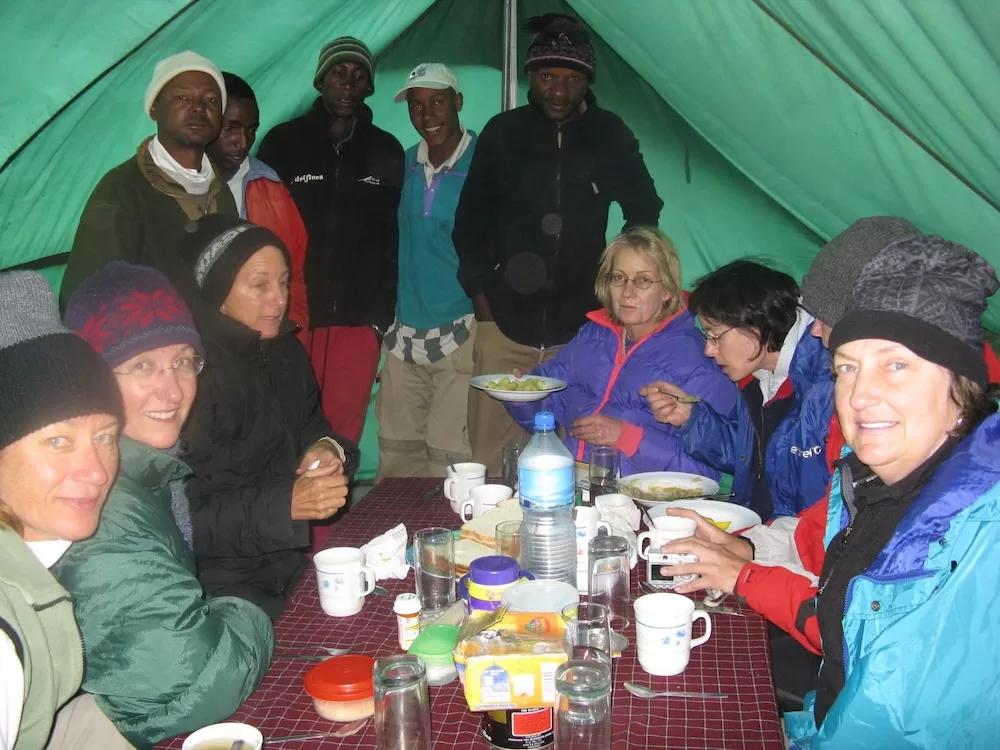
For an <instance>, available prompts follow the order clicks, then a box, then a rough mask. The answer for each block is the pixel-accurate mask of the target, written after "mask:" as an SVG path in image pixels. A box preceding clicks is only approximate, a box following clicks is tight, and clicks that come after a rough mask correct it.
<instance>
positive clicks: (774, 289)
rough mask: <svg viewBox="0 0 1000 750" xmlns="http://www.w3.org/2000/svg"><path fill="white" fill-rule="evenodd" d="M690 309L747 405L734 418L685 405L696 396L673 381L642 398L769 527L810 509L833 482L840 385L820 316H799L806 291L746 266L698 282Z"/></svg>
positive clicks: (737, 264) (708, 406)
mask: <svg viewBox="0 0 1000 750" xmlns="http://www.w3.org/2000/svg"><path fill="white" fill-rule="evenodd" d="M688 306H689V307H690V308H691V312H693V313H694V314H695V315H697V316H698V321H699V322H700V324H701V327H702V329H703V330H704V331H705V336H706V338H707V340H706V341H705V345H704V346H705V354H706V355H708V356H709V357H712V358H713V359H714V360H715V361H716V363H718V365H719V367H721V368H722V371H723V372H725V374H726V375H728V376H729V378H730V379H731V380H732V381H733V382H735V383H739V385H740V387H741V394H742V398H740V399H737V401H736V405H735V408H733V409H731V410H727V409H718V408H716V407H715V406H714V405H713V404H712V403H706V402H704V401H702V402H700V403H695V404H686V403H681V401H680V400H679V398H678V397H681V398H683V397H684V396H687V395H688V394H689V391H688V389H687V388H686V387H685V385H684V384H683V383H678V382H676V381H671V380H670V377H669V376H668V375H667V376H663V377H660V379H658V381H657V382H655V383H652V384H651V385H649V386H648V387H646V388H643V389H642V392H643V394H644V395H645V396H646V397H647V398H648V399H649V404H650V406H651V407H652V409H653V413H654V414H655V415H656V418H657V419H658V420H660V421H662V422H665V423H666V424H669V425H673V426H675V427H677V428H679V431H678V436H679V438H680V442H681V444H682V445H683V446H684V449H685V450H687V451H688V452H689V453H690V454H691V455H692V456H694V457H695V458H696V459H698V460H699V461H704V462H705V463H706V464H708V465H709V466H712V467H713V468H715V469H717V470H719V471H723V472H726V473H727V474H732V475H733V492H734V493H735V495H734V497H733V502H735V503H739V504H740V505H744V506H749V507H750V508H752V509H753V510H755V511H756V512H757V513H758V514H759V515H760V517H761V518H763V519H764V520H767V519H769V518H772V517H774V516H787V515H795V514H796V513H798V512H799V511H800V510H802V509H803V508H808V507H809V506H810V505H812V504H813V503H815V502H816V501H817V500H819V499H820V498H821V497H822V496H823V494H824V493H825V492H826V487H827V484H828V483H829V480H830V468H829V465H828V463H827V460H826V456H825V454H824V451H823V446H824V444H825V443H826V436H827V433H828V431H829V428H830V419H831V417H832V415H833V379H832V375H831V370H830V355H829V353H828V352H827V350H826V347H825V346H824V345H823V342H822V341H821V340H820V339H819V338H817V337H816V336H814V335H813V334H812V332H811V329H812V324H813V317H812V316H811V315H809V313H807V312H806V311H805V310H803V309H802V308H801V307H799V287H798V285H797V284H796V283H795V280H794V279H792V277H791V276H789V275H788V274H784V273H781V272H780V271H774V270H772V269H770V268H767V267H766V266H763V265H761V264H759V263H753V262H751V261H747V260H737V261H734V262H732V263H729V264H728V265H725V266H722V268H719V269H717V270H715V271H713V272H712V273H710V274H708V275H707V276H706V277H705V278H703V279H702V280H701V281H699V282H698V284H697V286H696V287H695V289H694V291H693V292H692V293H691V298H690V299H689V300H688ZM665 381H667V382H665ZM669 394H673V395H669ZM695 395H697V394H695Z"/></svg>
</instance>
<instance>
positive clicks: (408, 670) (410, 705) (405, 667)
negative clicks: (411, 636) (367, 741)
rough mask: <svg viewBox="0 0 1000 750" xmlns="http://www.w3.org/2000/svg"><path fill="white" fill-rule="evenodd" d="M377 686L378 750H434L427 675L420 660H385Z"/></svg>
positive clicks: (376, 672)
mask: <svg viewBox="0 0 1000 750" xmlns="http://www.w3.org/2000/svg"><path fill="white" fill-rule="evenodd" d="M372 679H373V681H374V683H375V748H376V750H432V745H431V703H430V698H429V697H428V695H427V673H426V671H425V669H424V663H423V662H422V661H421V660H420V657H419V656H414V655H412V654H403V655H397V656H381V657H379V658H378V659H376V660H375V667H374V668H373V670H372Z"/></svg>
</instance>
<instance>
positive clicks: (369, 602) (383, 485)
mask: <svg viewBox="0 0 1000 750" xmlns="http://www.w3.org/2000/svg"><path fill="white" fill-rule="evenodd" d="M399 523H403V524H405V526H406V530H407V533H408V534H409V539H410V541H411V542H412V538H413V533H414V532H415V531H417V530H419V529H422V528H427V527H431V526H438V527H440V526H444V527H448V528H458V527H459V526H461V523H462V522H461V519H460V518H458V516H457V515H456V514H455V513H454V512H453V511H452V509H451V507H450V504H449V501H448V500H447V499H446V498H445V496H444V495H443V494H442V492H441V480H440V479H431V478H391V479H385V480H383V481H381V482H379V483H378V484H377V485H375V487H374V488H373V489H372V490H371V492H370V493H369V494H368V495H367V497H365V498H364V499H363V500H361V501H360V502H359V503H357V504H356V505H355V506H354V507H352V508H350V510H348V511H346V512H343V517H342V518H340V519H339V520H338V521H337V522H336V523H335V524H333V526H332V532H331V534H330V536H329V538H328V540H327V545H328V546H331V547H333V546H336V547H360V546H361V545H363V544H365V543H366V542H368V541H370V540H372V539H373V538H374V537H376V536H378V535H380V534H382V533H384V532H386V531H388V530H389V529H391V528H392V527H394V526H395V525H397V524H399ZM644 576H645V570H644V567H643V566H642V565H638V566H636V567H635V568H634V569H633V571H632V595H633V597H636V596H638V595H639V594H640V591H639V587H638V586H639V578H640V577H644ZM379 585H380V586H382V587H384V588H385V589H386V590H387V591H388V594H387V595H379V594H370V595H369V596H368V597H367V599H366V601H365V605H364V608H363V609H362V610H361V612H359V613H358V614H356V615H354V616H351V617H343V618H341V617H330V616H328V615H326V614H325V613H324V612H323V610H322V609H321V608H320V604H319V598H318V594H317V584H316V577H315V574H314V573H312V572H311V571H310V572H307V573H306V575H305V576H303V578H302V580H301V581H300V582H299V584H298V586H297V588H296V590H295V592H294V593H293V595H292V597H291V599H290V600H289V602H288V605H287V607H286V609H285V611H284V613H283V614H282V615H281V617H280V618H279V619H278V621H277V622H276V623H275V626H274V635H275V641H276V642H278V643H281V644H288V645H287V646H283V647H282V648H277V649H276V650H275V653H274V656H273V658H272V661H271V667H270V669H269V670H268V672H267V674H266V675H265V677H264V679H263V681H262V682H261V684H260V686H259V687H258V688H257V690H256V691H255V692H254V693H253V694H252V695H251V696H250V698H249V699H247V701H246V702H245V703H244V704H243V705H242V706H241V707H240V708H239V710H238V711H237V712H236V713H235V714H234V715H233V717H232V718H231V719H230V720H231V721H240V722H245V723H247V724H251V725H253V726H255V727H257V728H258V729H259V730H260V731H261V732H262V733H263V735H264V738H265V747H272V746H273V747H275V748H284V750H299V749H307V748H358V749H366V750H367V749H370V748H375V747H376V744H375V726H374V723H373V722H369V723H368V724H367V725H366V726H365V727H364V729H362V730H361V731H360V732H358V733H357V734H355V735H353V736H350V737H345V738H335V737H332V736H324V737H318V738H315V739H308V740H297V741H283V742H280V743H277V742H274V744H273V745H268V739H271V740H272V742H273V741H275V740H278V739H281V738H283V737H298V736H301V735H308V734H313V733H316V734H320V733H331V732H333V731H335V730H336V729H337V727H338V726H339V725H337V724H333V723H331V722H329V721H326V720H324V719H322V718H320V717H319V715H318V714H317V713H316V711H315V709H314V707H313V701H312V698H310V697H309V696H308V695H307V694H306V693H305V691H304V689H303V678H304V676H305V673H306V672H307V671H308V670H309V669H311V668H312V667H314V666H315V665H316V663H317V662H316V661H310V660H308V659H302V658H293V657H292V656H291V655H292V654H307V655H315V656H319V655H320V654H321V651H320V648H321V647H339V648H350V649H351V650H352V651H354V652H356V653H362V654H368V655H370V656H373V657H378V656H384V655H391V654H397V653H402V649H401V648H400V646H399V640H398V634H397V626H396V616H395V614H394V613H393V602H394V600H395V597H396V596H397V595H398V594H400V593H404V592H412V591H413V590H414V579H413V571H412V570H411V571H410V572H409V573H408V575H407V576H406V578H405V579H386V580H381V581H379ZM725 604H726V605H727V606H729V607H732V608H735V609H737V610H739V612H740V613H741V614H739V615H734V614H728V615H722V614H717V615H715V616H713V617H712V635H711V637H710V638H709V640H708V641H707V642H706V643H705V644H704V645H702V646H700V647H698V648H694V649H692V651H691V661H690V663H689V664H688V666H687V668H686V669H685V670H684V672H683V673H681V674H680V675H677V676H675V677H653V676H651V675H649V674H647V673H646V672H645V671H644V670H643V669H642V667H641V666H640V665H639V662H638V659H637V658H636V653H635V646H634V643H635V623H634V622H633V623H631V624H630V625H629V626H628V628H626V630H625V632H624V635H625V636H626V637H627V638H628V639H629V641H630V643H631V644H632V645H631V646H630V647H629V648H627V649H626V650H625V651H624V652H623V653H622V655H621V657H620V658H616V659H615V660H614V665H613V682H614V685H613V688H612V711H611V713H612V719H611V721H612V740H611V746H612V748H613V749H614V750H626V749H629V750H633V749H634V750H639V749H640V748H656V750H781V748H784V741H783V738H782V730H781V722H780V719H779V717H778V707H777V701H776V698H775V692H774V684H773V677H772V673H771V661H770V650H769V646H768V635H767V623H766V621H765V620H764V619H762V618H761V617H760V616H758V615H757V614H756V613H754V612H753V611H752V610H750V609H748V608H746V607H744V606H743V605H741V604H740V603H739V602H737V601H736V600H735V599H733V598H729V599H727V600H726V601H725ZM626 681H632V682H637V683H641V684H644V685H649V686H651V687H652V688H654V689H656V690H667V689H670V690H678V691H692V692H699V693H701V692H719V693H724V694H725V695H726V697H725V698H723V699H718V698H701V697H698V698H674V697H670V698H662V697H661V698H653V699H643V698H638V697H635V696H633V695H631V694H630V693H628V692H627V691H626V690H625V688H624V686H623V683H624V682H626ZM429 690H430V701H431V728H432V732H433V746H434V750H449V749H451V748H454V749H455V750H459V749H462V750H465V749H466V748H489V747H490V745H489V743H487V741H486V740H485V739H484V738H483V737H482V734H481V715H480V714H478V713H474V712H472V711H470V710H469V709H468V707H467V705H466V701H465V696H464V693H463V689H462V686H461V684H460V683H459V681H458V680H455V681H453V682H451V683H450V684H447V685H443V686H439V687H431V688H430V689H429ZM182 741H183V737H180V738H174V739H171V740H167V741H165V742H163V743H161V744H160V745H158V747H162V748H180V747H181V744H182Z"/></svg>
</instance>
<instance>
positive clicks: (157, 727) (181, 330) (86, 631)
mask: <svg viewBox="0 0 1000 750" xmlns="http://www.w3.org/2000/svg"><path fill="white" fill-rule="evenodd" d="M66 324H67V325H68V326H69V327H70V328H72V329H74V330H75V331H76V332H77V333H78V334H80V336H82V337H83V338H84V339H86V341H87V342H88V343H89V344H90V345H91V346H92V347H93V348H94V349H95V350H96V351H97V353H98V354H100V355H101V356H102V357H103V358H104V361H105V362H107V363H108V365H110V366H111V368H112V369H113V371H114V373H115V377H116V379H117V381H118V387H119V389H120V390H121V396H122V401H123V403H124V406H125V426H124V430H123V434H122V437H121V438H120V440H119V442H118V450H119V454H120V456H121V467H120V469H119V473H118V479H117V480H116V481H115V484H114V487H113V488H112V490H111V495H110V496H109V497H108V501H107V503H106V504H105V506H104V512H103V513H102V515H101V524H100V526H99V527H98V529H97V533H96V534H95V535H94V536H92V537H91V538H90V539H87V540H86V541H83V542H80V543H78V544H74V545H73V546H72V547H71V548H70V550H69V552H67V553H66V554H65V555H63V557H62V559H61V560H60V561H59V562H58V563H57V565H56V567H55V568H54V569H53V573H54V574H55V576H56V577H57V578H58V579H59V581H60V583H62V584H63V586H65V587H66V589H67V590H68V591H69V593H70V594H71V595H72V596H73V601H74V604H75V611H76V619H77V622H78V623H79V625H80V630H81V632H82V633H83V643H84V650H85V653H86V659H87V672H86V675H85V679H84V682H83V689H84V690H85V691H87V692H88V693H93V694H94V695H95V696H96V697H97V703H98V705H99V706H100V707H101V710H102V711H103V712H104V714H105V715H106V716H107V717H108V718H109V719H111V720H112V721H113V722H114V723H115V726H117V727H118V730H119V731H120V732H121V733H122V734H123V735H125V737H127V738H128V740H129V741H130V742H131V743H132V744H133V745H135V746H136V747H138V748H145V747H152V746H153V745H154V744H156V743H157V742H159V741H160V740H162V739H164V738H166V737H173V736H174V735H177V734H180V733H182V732H190V731H192V730H194V729H198V728H200V727H203V726H207V725H208V724H214V723H216V722H219V721H223V720H224V719H226V718H228V717H229V716H231V715H232V714H233V712H234V711H235V710H236V709H237V708H238V707H239V705H240V704H241V703H242V702H243V701H244V700H246V699H247V698H248V697H249V696H250V693H252V692H253V690H254V688H256V687H257V684H258V683H259V682H260V680H261V678H263V676H264V673H265V672H267V667H268V664H269V662H270V658H271V651H272V649H273V646H274V635H273V633H272V630H271V621H270V620H269V619H268V617H267V615H266V614H264V612H263V611H262V610H261V609H260V608H259V607H257V606H256V605H254V604H251V603H250V602H248V601H245V600H244V599H239V598H236V597H213V598H208V597H206V596H205V594H204V591H202V587H201V584H199V583H198V579H197V576H196V573H195V565H194V554H193V553H192V551H191V539H192V537H191V513H190V509H189V507H188V501H187V497H186V495H185V494H184V479H185V478H186V477H187V476H188V475H189V474H190V473H191V472H190V470H189V469H188V468H187V466H185V465H184V464H183V463H182V462H181V461H180V460H179V459H178V458H176V457H175V456H176V453H177V441H178V439H179V437H180V432H181V426H182V425H183V424H184V421H185V419H187V415H188V413H189V412H190V410H191V404H192V402H193V401H194V398H195V393H196V391H197V390H198V380H197V378H198V373H199V372H200V370H201V368H202V366H203V365H204V359H203V357H202V355H203V354H204V351H203V349H202V344H201V339H200V337H199V336H198V331H197V330H196V329H195V325H194V320H192V318H191V313H190V312H189V311H188V308H187V305H186V304H184V301H183V300H182V299H180V298H179V297H178V295H177V292H176V291H175V290H174V288H173V287H172V286H171V284H170V282H169V281H168V280H167V278H166V277H165V276H164V275H163V274H161V273H160V272H159V271H154V270H153V269H152V268H144V267H142V266H133V265H129V264H127V263H122V262H120V261H116V262H114V263H111V264H110V265H107V266H105V267H104V268H103V269H102V270H100V271H98V272H97V273H96V274H94V275H93V276H91V277H90V278H89V279H87V280H86V281H84V283H83V284H82V285H81V286H80V288H79V289H77V291H76V292H75V293H74V294H73V296H72V297H71V298H70V300H69V303H68V306H67V309H66Z"/></svg>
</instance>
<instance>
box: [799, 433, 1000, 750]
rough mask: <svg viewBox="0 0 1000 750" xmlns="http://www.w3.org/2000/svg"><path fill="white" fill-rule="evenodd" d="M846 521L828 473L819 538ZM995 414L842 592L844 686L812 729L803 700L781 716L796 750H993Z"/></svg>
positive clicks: (998, 546) (999, 531) (996, 687)
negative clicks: (824, 518)
mask: <svg viewBox="0 0 1000 750" xmlns="http://www.w3.org/2000/svg"><path fill="white" fill-rule="evenodd" d="M846 524H847V509H846V507H845V505H844V501H843V495H842V493H841V487H840V472H839V471H838V472H836V473H835V474H834V480H833V485H832V487H831V490H830V511H829V514H828V519H827V529H826V535H825V539H824V542H825V544H826V545H827V546H829V543H830V540H831V539H832V538H833V537H834V536H835V535H836V534H837V532H839V531H840V530H841V529H842V528H844V526H846ZM998 584H1000V415H993V416H991V417H990V418H989V419H987V420H986V421H985V422H983V423H982V424H981V425H979V427H978V428H977V429H976V430H975V431H974V432H973V433H972V434H971V435H970V436H968V437H967V438H966V439H965V440H963V441H962V442H961V443H960V444H959V445H958V446H957V447H956V448H955V450H954V452H953V453H952V454H951V455H950V456H949V457H948V458H947V459H946V460H945V461H944V463H943V464H942V465H941V466H940V467H939V468H938V470H937V472H936V473H935V474H934V477H933V478H932V479H931V481H930V482H929V483H928V484H927V485H926V486H925V487H924V488H923V490H922V491H921V492H920V494H919V495H918V496H917V499H916V500H915V501H914V503H913V505H912V506H911V508H910V509H909V511H908V512H907V514H906V516H905V517H904V518H903V521H902V522H901V523H900V524H899V528H897V529H896V533H895V534H894V535H893V537H892V539H890V540H889V543H888V544H887V545H886V547H885V549H883V550H882V552H881V554H879V556H878V557H877V558H876V560H875V562H874V563H872V565H871V566H870V567H869V568H868V570H866V571H865V573H864V574H862V575H860V576H858V577H856V578H854V579H853V580H852V581H851V584H850V586H849V587H848V590H847V601H846V603H845V610H844V621H843V622H844V671H845V677H846V681H845V684H844V688H843V690H842V691H841V692H840V694H839V695H838V696H837V699H836V700H835V701H834V703H833V705H832V706H831V708H830V711H829V712H828V713H827V715H826V718H825V719H824V721H823V725H822V727H820V728H819V730H818V731H817V728H816V724H815V719H814V715H813V712H812V709H813V705H814V703H813V698H814V695H813V694H810V695H809V696H808V697H807V700H806V710H805V711H802V712H797V713H794V714H786V715H785V721H786V728H787V730H788V736H789V739H790V740H791V746H792V748H798V749H799V750H807V749H808V750H840V749H841V748H844V749H845V750H846V749H848V748H849V749H850V750H865V748H872V750H875V749H876V748H877V750H895V749H896V748H907V749H908V750H912V749H916V748H920V749H921V750H924V749H926V750H952V749H954V750H987V749H989V750H994V749H995V748H998V747H1000V585H998Z"/></svg>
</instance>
